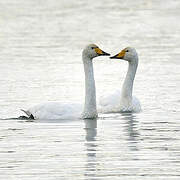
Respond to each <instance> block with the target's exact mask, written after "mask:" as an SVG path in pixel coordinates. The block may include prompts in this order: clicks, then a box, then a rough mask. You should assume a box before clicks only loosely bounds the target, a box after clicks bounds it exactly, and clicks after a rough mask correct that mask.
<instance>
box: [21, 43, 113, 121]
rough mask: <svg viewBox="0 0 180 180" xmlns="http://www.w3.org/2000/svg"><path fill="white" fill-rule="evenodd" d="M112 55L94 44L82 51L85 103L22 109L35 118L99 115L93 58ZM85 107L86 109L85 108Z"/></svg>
mask: <svg viewBox="0 0 180 180" xmlns="http://www.w3.org/2000/svg"><path fill="white" fill-rule="evenodd" d="M107 55H110V54H108V53H106V52H104V51H102V50H101V49H99V47H98V46H96V45H94V44H90V45H88V46H87V47H86V48H85V49H84V50H83V53H82V60H83V65H84V72H85V103H84V106H82V105H81V104H75V103H74V104H72V103H61V102H48V103H44V104H39V105H36V106H33V107H31V108H29V109H28V110H22V111H23V112H24V113H25V114H26V115H27V116H28V117H29V118H34V119H74V118H83V119H93V118H96V117H97V109H96V88H95V80H94V72H93V63H92V60H93V58H95V57H97V56H107ZM83 108H84V110H83Z"/></svg>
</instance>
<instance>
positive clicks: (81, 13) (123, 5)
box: [0, 0, 180, 180]
mask: <svg viewBox="0 0 180 180" xmlns="http://www.w3.org/2000/svg"><path fill="white" fill-rule="evenodd" d="M0 9H1V10H0V21H1V23H0V37H1V38H0V44H1V45H0V64H1V65H0V84H1V88H0V96H1V98H0V107H1V108H0V118H1V119H2V120H0V179H12V180H14V179H17V180H19V179H23V180H29V179H33V180H36V179H38V180H39V179H43V180H44V179H47V180H56V179H103V180H104V179H122V180H131V179H132V180H140V179H142V180H157V179H158V180H159V179H160V180H165V179H166V180H171V179H173V180H175V179H177V180H178V179H179V178H180V143H179V142H180V128H179V127H180V93H179V90H180V71H179V69H180V61H179V59H180V24H179V23H178V22H179V17H180V2H179V1H177V0H173V1H172V0H171V1H170V0H167V1H161V0H157V1H155V0H149V1H143V0H137V1H134V2H132V1H130V0H129V1H122V0H120V1H118V0H111V1H107V0H104V1H95V0H91V1H86V2H85V1H82V0H78V1H72V0H69V1H64V0H62V1H55V0H46V1H41V0H31V1H28V0H26V1H24V0H18V1H17V0H6V1H3V2H0ZM88 43H96V44H97V45H99V46H100V47H101V48H102V49H103V50H104V51H107V52H109V53H112V54H116V53H118V52H119V51H120V50H121V49H122V48H124V47H126V46H134V47H135V48H136V49H137V51H138V53H139V59H140V62H139V67H138V71H137V75H136V80H135V84H134V91H133V94H135V95H136V97H138V98H139V99H140V101H141V104H142V108H143V111H142V112H141V113H139V114H118V113H117V114H100V115H99V118H98V119H97V121H90V120H86V121H84V120H78V119H74V120H73V121H70V120H63V121H58V120H56V121H48V120H47V121H43V120H42V121H27V120H4V119H6V118H10V117H18V116H20V115H22V112H21V111H20V109H27V108H28V107H30V106H32V105H35V104H38V103H40V102H46V101H63V102H83V99H84V74H83V66H82V62H81V52H82V49H83V48H84V46H85V45H86V44H88ZM126 71H127V63H126V62H122V61H118V60H109V59H108V58H107V57H99V58H96V59H95V60H94V72H95V79H96V89H97V99H98V98H99V97H100V96H101V95H102V94H103V93H104V94H106V93H109V92H112V91H114V90H116V89H120V88H121V86H122V83H123V80H124V77H125V73H126Z"/></svg>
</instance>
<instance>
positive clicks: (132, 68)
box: [121, 60, 138, 104]
mask: <svg viewBox="0 0 180 180" xmlns="http://www.w3.org/2000/svg"><path fill="white" fill-rule="evenodd" d="M137 67H138V60H137V62H136V63H132V62H129V66H128V71H127V74H126V78H125V80H124V83H123V87H122V93H121V101H124V102H126V103H128V104H129V103H131V102H132V91H133V82H134V78H135V74H136V70H137Z"/></svg>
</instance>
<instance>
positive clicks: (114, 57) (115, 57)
mask: <svg viewBox="0 0 180 180" xmlns="http://www.w3.org/2000/svg"><path fill="white" fill-rule="evenodd" d="M109 58H110V59H117V54H116V55H115V56H111V57H109Z"/></svg>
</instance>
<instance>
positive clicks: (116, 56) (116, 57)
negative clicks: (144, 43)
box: [110, 49, 126, 59]
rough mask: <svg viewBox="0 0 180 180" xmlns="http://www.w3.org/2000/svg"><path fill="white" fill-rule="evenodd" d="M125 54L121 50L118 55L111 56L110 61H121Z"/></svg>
mask: <svg viewBox="0 0 180 180" xmlns="http://www.w3.org/2000/svg"><path fill="white" fill-rule="evenodd" d="M125 54H126V51H125V50H124V49H123V50H122V51H121V52H120V53H119V54H116V55H115V56H111V57H110V59H123V58H124V56H125Z"/></svg>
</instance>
